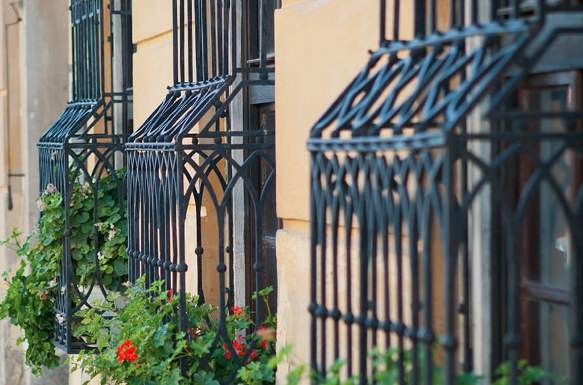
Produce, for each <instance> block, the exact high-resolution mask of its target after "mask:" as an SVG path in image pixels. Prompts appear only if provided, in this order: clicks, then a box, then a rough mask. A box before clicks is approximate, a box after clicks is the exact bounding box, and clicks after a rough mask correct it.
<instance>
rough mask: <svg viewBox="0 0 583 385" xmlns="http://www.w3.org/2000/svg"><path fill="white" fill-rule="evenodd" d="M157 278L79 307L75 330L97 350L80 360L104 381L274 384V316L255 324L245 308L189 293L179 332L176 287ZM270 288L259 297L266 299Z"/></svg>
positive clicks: (165, 384) (135, 384) (172, 384)
mask: <svg viewBox="0 0 583 385" xmlns="http://www.w3.org/2000/svg"><path fill="white" fill-rule="evenodd" d="M162 288H163V283H162V282H157V283H155V284H153V285H152V286H150V287H149V288H147V289H146V288H144V286H143V282H140V283H138V284H137V285H135V286H133V287H130V288H129V290H128V291H127V297H125V298H123V299H122V298H120V297H119V296H118V295H116V294H112V296H111V297H110V298H109V301H104V302H103V303H102V304H101V306H98V307H96V308H94V309H88V310H85V311H84V317H83V321H82V325H81V327H80V328H79V329H78V330H77V332H78V333H79V334H80V335H81V334H82V335H85V336H90V337H91V341H92V342H93V343H94V345H95V349H96V351H97V352H95V351H86V352H83V353H81V354H80V355H79V357H78V360H77V363H76V364H77V365H78V367H79V368H81V369H82V370H83V371H84V372H85V373H87V374H88V375H89V376H90V377H91V378H96V377H98V378H101V382H102V384H110V383H111V384H120V385H121V384H127V385H138V384H162V385H183V384H200V385H218V384H219V383H220V382H230V381H233V382H237V383H241V384H247V385H260V384H273V383H274V382H275V369H276V367H277V363H278V361H279V359H280V358H278V356H277V355H276V354H275V317H274V316H273V315H272V314H271V313H270V311H269V310H268V313H269V314H268V316H267V318H266V322H265V323H264V324H261V325H254V324H253V322H252V321H251V317H250V315H249V311H248V310H247V309H245V308H242V307H233V308H231V309H229V315H228V316H227V317H226V319H225V320H224V322H219V320H218V318H219V317H218V309H217V308H216V307H214V306H211V305H208V304H201V303H199V301H198V299H197V298H196V297H194V296H190V295H188V296H187V298H186V306H187V311H186V314H187V318H188V319H187V323H188V332H187V333H185V332H181V331H180V330H181V328H180V327H179V322H180V321H179V319H178V312H177V307H178V302H179V301H177V300H176V298H175V296H174V293H173V292H171V291H168V290H163V289H162ZM271 292H272V290H271V289H265V290H262V291H260V292H259V295H258V298H259V299H262V300H264V301H266V302H267V296H268V295H269V294H270V293H271Z"/></svg>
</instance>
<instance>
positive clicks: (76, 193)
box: [0, 172, 127, 374]
mask: <svg viewBox="0 0 583 385" xmlns="http://www.w3.org/2000/svg"><path fill="white" fill-rule="evenodd" d="M121 178H123V172H119V173H115V174H112V175H109V176H106V177H104V178H102V179H101V180H100V181H99V182H100V183H99V185H98V188H97V189H96V191H94V192H93V191H91V189H90V188H89V185H88V184H81V183H80V182H76V183H74V184H73V186H72V194H71V200H70V205H69V210H70V218H71V220H70V226H71V229H70V230H71V239H70V245H71V256H72V259H73V267H74V279H75V282H76V283H77V284H78V285H79V286H83V285H88V284H90V282H91V280H92V279H93V278H94V277H95V274H96V270H97V269H96V266H97V263H96V262H95V260H96V257H97V258H98V259H99V266H100V269H99V270H100V271H99V273H100V279H101V281H102V284H103V285H104V287H105V288H107V289H109V290H115V289H120V288H122V283H123V282H124V281H125V280H126V279H127V255H126V251H125V244H126V239H127V219H126V214H125V213H126V209H125V202H124V201H123V199H119V196H118V194H119V190H118V186H119V185H120V183H119V182H120V180H121ZM93 194H96V202H97V206H95V200H94V199H93V197H94V196H93ZM37 206H38V208H39V210H40V211H41V216H40V219H39V222H38V224H37V226H36V229H35V231H34V233H33V234H32V235H30V236H27V237H24V239H23V236H22V233H21V232H20V231H18V230H14V231H13V232H12V233H11V235H10V236H9V237H8V239H6V240H5V241H2V242H1V243H0V244H1V245H4V246H7V247H10V248H12V249H14V250H15V251H16V254H17V256H18V257H20V258H21V260H20V264H19V266H18V269H17V270H16V271H15V272H14V274H10V273H9V272H5V273H4V274H3V277H4V281H5V283H6V284H7V291H6V295H5V297H4V298H3V299H2V301H1V302H0V318H10V321H11V323H12V324H14V325H16V326H18V327H19V328H20V329H22V336H21V337H20V338H19V340H18V343H23V342H26V345H27V348H26V356H25V360H26V364H27V365H28V366H30V367H31V368H32V370H33V373H35V374H39V373H40V371H41V369H42V367H48V368H52V367H56V366H57V365H59V359H58V357H57V355H56V354H55V349H54V346H53V344H52V337H53V330H54V318H55V317H54V298H55V296H56V295H57V294H58V292H59V289H60V288H59V287H58V286H59V284H58V281H59V280H58V277H59V272H60V263H61V259H62V257H63V233H64V230H65V217H64V211H63V208H64V207H63V206H64V204H63V195H62V194H61V192H59V191H57V189H56V188H55V186H53V185H48V186H47V188H46V190H45V191H43V193H42V194H41V196H40V197H39V199H38V201H37ZM94 207H97V210H94ZM94 211H95V213H94ZM95 219H97V221H98V222H97V225H94V223H95ZM96 236H97V238H98V244H99V245H100V247H99V250H96V249H95V247H94V245H95V243H94V241H95V237H96ZM73 301H75V302H78V301H79V300H78V299H77V298H73Z"/></svg>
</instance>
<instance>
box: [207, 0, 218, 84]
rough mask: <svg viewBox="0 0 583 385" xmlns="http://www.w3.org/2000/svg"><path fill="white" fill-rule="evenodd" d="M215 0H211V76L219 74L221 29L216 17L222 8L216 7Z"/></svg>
mask: <svg viewBox="0 0 583 385" xmlns="http://www.w3.org/2000/svg"><path fill="white" fill-rule="evenodd" d="M215 1H217V0H211V1H210V23H209V24H210V35H211V44H210V46H211V47H210V52H211V65H210V67H211V68H210V72H211V78H212V77H215V76H216V75H217V52H218V51H217V30H218V29H220V26H219V25H217V22H216V17H217V13H219V14H220V10H218V9H215V5H216V4H215ZM219 44H220V43H219Z"/></svg>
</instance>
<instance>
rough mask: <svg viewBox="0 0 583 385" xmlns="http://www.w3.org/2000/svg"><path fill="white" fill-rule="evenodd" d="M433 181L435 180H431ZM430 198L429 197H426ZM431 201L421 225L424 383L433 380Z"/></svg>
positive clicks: (426, 383)
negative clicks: (423, 283) (423, 281)
mask: <svg viewBox="0 0 583 385" xmlns="http://www.w3.org/2000/svg"><path fill="white" fill-rule="evenodd" d="M431 183H432V184H433V183H435V181H431ZM426 199H428V200H429V199H431V198H429V197H428V198H426ZM430 204H431V203H429V202H426V205H427V206H426V208H425V213H424V214H425V215H424V217H425V223H424V224H423V225H422V226H423V230H422V238H423V275H424V280H425V285H424V290H423V297H424V300H423V304H424V309H423V315H424V320H423V324H424V329H425V333H424V337H425V339H424V341H425V345H424V346H425V349H424V358H425V362H424V374H423V377H424V379H425V385H431V383H432V381H433V342H434V341H433V264H432V260H433V255H432V254H433V250H432V247H433V219H434V211H433V210H432V209H431V206H430Z"/></svg>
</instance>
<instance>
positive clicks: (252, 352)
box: [249, 350, 257, 361]
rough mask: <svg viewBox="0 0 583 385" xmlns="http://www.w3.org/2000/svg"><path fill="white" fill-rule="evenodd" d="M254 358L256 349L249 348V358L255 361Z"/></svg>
mask: <svg viewBox="0 0 583 385" xmlns="http://www.w3.org/2000/svg"><path fill="white" fill-rule="evenodd" d="M256 358H257V351H256V350H251V353H249V359H251V361H255V359H256Z"/></svg>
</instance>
